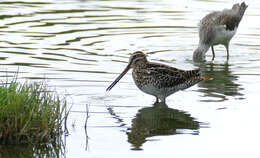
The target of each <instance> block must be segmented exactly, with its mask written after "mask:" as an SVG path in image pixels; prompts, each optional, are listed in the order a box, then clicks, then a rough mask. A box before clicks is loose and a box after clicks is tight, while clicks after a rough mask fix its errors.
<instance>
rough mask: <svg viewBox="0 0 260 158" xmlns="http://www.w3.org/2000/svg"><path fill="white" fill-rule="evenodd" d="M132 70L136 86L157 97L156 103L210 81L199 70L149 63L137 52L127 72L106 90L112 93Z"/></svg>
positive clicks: (131, 58) (144, 56) (126, 69)
mask: <svg viewBox="0 0 260 158" xmlns="http://www.w3.org/2000/svg"><path fill="white" fill-rule="evenodd" d="M131 68H133V72H132V76H133V79H134V81H135V84H136V86H137V87H138V88H139V89H140V90H141V91H143V92H144V93H147V94H150V95H153V96H155V97H156V102H158V101H159V99H160V100H161V101H162V102H165V99H166V97H168V96H169V95H171V94H173V93H175V92H177V91H179V90H183V89H186V88H189V87H191V86H193V85H194V84H196V83H198V82H200V81H202V80H208V78H203V77H201V76H200V73H199V69H197V70H188V71H186V70H180V69H176V68H174V67H170V66H167V65H164V64H159V63H153V62H149V61H148V60H147V58H146V55H145V54H144V53H143V52H141V51H137V52H135V53H133V54H132V55H131V57H130V59H129V63H128V65H127V66H126V68H125V70H124V71H123V72H122V73H121V74H120V75H119V76H118V77H117V78H116V79H115V81H114V82H113V83H112V84H111V85H110V86H109V87H108V88H107V89H106V90H107V91H110V90H111V89H112V88H113V87H114V86H115V85H116V84H117V82H118V81H119V80H120V79H121V78H122V77H123V76H124V75H125V74H126V73H127V72H128V70H129V69H131Z"/></svg>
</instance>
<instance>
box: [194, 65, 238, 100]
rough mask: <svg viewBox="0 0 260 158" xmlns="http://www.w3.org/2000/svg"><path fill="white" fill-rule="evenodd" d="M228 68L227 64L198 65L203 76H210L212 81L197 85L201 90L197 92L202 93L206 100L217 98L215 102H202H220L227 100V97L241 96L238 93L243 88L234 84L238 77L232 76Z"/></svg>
mask: <svg viewBox="0 0 260 158" xmlns="http://www.w3.org/2000/svg"><path fill="white" fill-rule="evenodd" d="M230 66H231V65H230V64H228V63H225V64H214V63H206V64H202V65H200V69H201V72H202V73H203V75H206V76H210V77H212V78H213V80H209V81H207V82H201V83H199V84H198V86H199V87H201V88H202V89H200V90H199V91H200V92H203V93H204V94H205V96H206V97H207V98H209V97H214V98H217V100H216V99H207V100H202V101H206V102H220V101H225V100H227V97H228V96H243V94H242V93H240V91H241V90H243V88H242V87H241V85H240V84H238V83H236V82H235V81H237V80H238V76H236V75H233V74H232V71H231V70H230V69H229V67H230ZM240 98H241V97H240Z"/></svg>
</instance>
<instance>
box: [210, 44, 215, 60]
mask: <svg viewBox="0 0 260 158" xmlns="http://www.w3.org/2000/svg"><path fill="white" fill-rule="evenodd" d="M211 51H212V59H211V60H214V59H215V52H214V48H213V45H212V46H211Z"/></svg>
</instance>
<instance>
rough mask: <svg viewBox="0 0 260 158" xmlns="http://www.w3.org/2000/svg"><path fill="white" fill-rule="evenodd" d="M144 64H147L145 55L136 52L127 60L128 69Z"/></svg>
mask: <svg viewBox="0 0 260 158" xmlns="http://www.w3.org/2000/svg"><path fill="white" fill-rule="evenodd" d="M146 62H147V59H146V55H145V54H144V53H143V52H141V51H137V52H134V53H133V54H132V55H131V57H130V58H129V62H128V65H129V66H130V68H134V67H136V66H142V65H144V64H146Z"/></svg>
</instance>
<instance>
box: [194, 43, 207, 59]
mask: <svg viewBox="0 0 260 158" xmlns="http://www.w3.org/2000/svg"><path fill="white" fill-rule="evenodd" d="M209 47H210V45H205V44H199V46H198V48H197V49H196V50H195V51H194V52H193V61H195V62H201V61H204V60H205V54H206V52H207V51H208V49H209Z"/></svg>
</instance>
